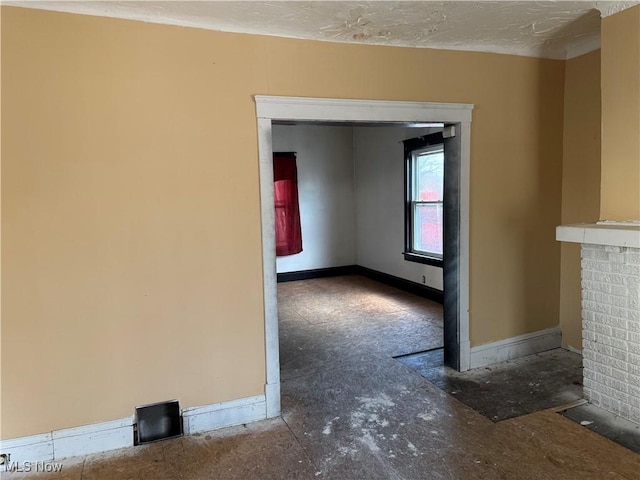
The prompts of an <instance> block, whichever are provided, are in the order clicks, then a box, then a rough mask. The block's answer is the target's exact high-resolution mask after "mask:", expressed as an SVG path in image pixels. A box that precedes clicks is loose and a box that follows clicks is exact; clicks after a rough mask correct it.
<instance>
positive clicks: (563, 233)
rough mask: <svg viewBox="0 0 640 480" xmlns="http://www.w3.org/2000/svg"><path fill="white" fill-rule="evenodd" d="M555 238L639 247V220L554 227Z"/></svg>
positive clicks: (576, 241) (566, 240) (574, 241)
mask: <svg viewBox="0 0 640 480" xmlns="http://www.w3.org/2000/svg"><path fill="white" fill-rule="evenodd" d="M556 240H559V241H561V242H573V243H586V244H590V245H609V246H615V247H629V248H640V222H637V221H629V222H610V221H606V220H605V221H600V222H597V223H577V224H574V225H560V226H559V227H556Z"/></svg>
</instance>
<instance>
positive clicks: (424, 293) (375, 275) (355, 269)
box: [278, 265, 444, 304]
mask: <svg viewBox="0 0 640 480" xmlns="http://www.w3.org/2000/svg"><path fill="white" fill-rule="evenodd" d="M341 275H362V276H363V277H367V278H370V279H371V280H375V281H377V282H380V283H384V284H386V285H390V286H392V287H395V288H397V289H399V290H403V291H405V292H409V293H413V294H414V295H418V296H419V297H423V298H427V299H429V300H433V301H434V302H437V303H440V304H442V303H443V301H444V295H443V292H442V290H437V289H435V288H432V287H428V286H426V285H421V284H419V283H415V282H412V281H410V280H405V279H404V278H400V277H396V276H394V275H389V274H388V273H382V272H379V271H377V270H372V269H371V268H367V267H362V266H360V265H346V266H343V267H330V268H318V269H315V270H302V271H299V272H287V273H279V274H278V283H284V282H294V281H297V280H310V279H312V278H324V277H339V276H341Z"/></svg>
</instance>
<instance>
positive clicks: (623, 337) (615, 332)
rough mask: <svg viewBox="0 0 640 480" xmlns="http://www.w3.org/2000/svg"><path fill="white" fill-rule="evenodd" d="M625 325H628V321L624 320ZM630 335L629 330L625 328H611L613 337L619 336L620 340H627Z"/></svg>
mask: <svg viewBox="0 0 640 480" xmlns="http://www.w3.org/2000/svg"><path fill="white" fill-rule="evenodd" d="M623 327H624V328H626V327H627V322H624V325H623ZM628 335H629V334H628V333H627V331H626V330H624V329H621V328H612V329H611V336H612V337H613V338H617V339H619V340H625V341H626V340H627V337H628ZM624 350H626V348H625V349H624Z"/></svg>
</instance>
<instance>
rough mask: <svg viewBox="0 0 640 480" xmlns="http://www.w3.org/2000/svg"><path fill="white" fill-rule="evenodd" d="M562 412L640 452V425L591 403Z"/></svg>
mask: <svg viewBox="0 0 640 480" xmlns="http://www.w3.org/2000/svg"><path fill="white" fill-rule="evenodd" d="M560 413H561V414H562V415H564V416H565V417H567V418H569V419H571V420H573V421H574V422H576V423H579V424H580V425H582V426H583V427H585V428H588V429H589V430H591V431H592V432H596V433H598V434H599V435H602V436H603V437H605V438H608V439H609V440H611V441H613V442H616V443H617V444H619V445H622V446H623V447H625V448H628V449H629V450H631V451H632V452H635V453H640V425H637V424H635V423H631V422H630V421H628V420H624V419H622V418H620V417H618V416H617V415H614V414H613V413H609V412H607V411H606V410H603V409H601V408H598V407H596V406H595V405H589V404H585V405H580V406H577V407H573V408H570V409H567V410H563V411H562V412H560ZM638 478H640V472H639V475H638Z"/></svg>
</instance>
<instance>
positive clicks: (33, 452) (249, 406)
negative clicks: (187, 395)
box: [0, 395, 267, 464]
mask: <svg viewBox="0 0 640 480" xmlns="http://www.w3.org/2000/svg"><path fill="white" fill-rule="evenodd" d="M182 415H183V424H184V433H185V434H186V435H190V434H193V433H197V432H204V431H209V430H216V429H218V428H224V427H230V426H233V425H240V424H243V423H250V422H255V421H258V420H264V419H265V418H267V406H266V400H265V396H264V395H258V396H255V397H249V398H241V399H239V400H233V401H230V402H222V403H216V404H213V405H203V406H200V407H189V408H185V409H183V410H182ZM133 423H134V419H133V417H129V418H123V419H120V420H113V421H110V422H102V423H95V424H92V425H83V426H81V427H74V428H65V429H62V430H54V431H53V432H49V433H43V434H39V435H31V436H28V437H20V438H12V439H7V440H0V453H3V454H9V455H10V459H9V461H10V462H18V463H21V464H22V463H24V462H51V461H54V460H59V459H61V458H68V457H78V456H82V455H89V454H92V453H101V452H107V451H109V450H115V449H118V448H126V447H132V446H133Z"/></svg>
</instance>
